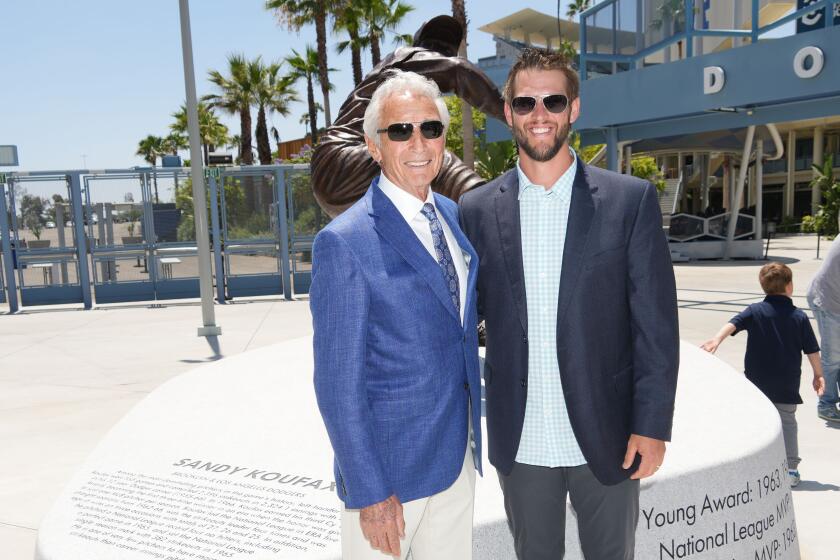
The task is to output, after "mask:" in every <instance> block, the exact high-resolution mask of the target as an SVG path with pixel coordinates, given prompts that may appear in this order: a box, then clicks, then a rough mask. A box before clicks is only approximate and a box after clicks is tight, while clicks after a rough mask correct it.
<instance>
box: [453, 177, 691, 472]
mask: <svg viewBox="0 0 840 560" xmlns="http://www.w3.org/2000/svg"><path fill="white" fill-rule="evenodd" d="M518 194H519V179H518V176H517V172H516V169H513V170H511V171H508V172H507V173H505V174H504V175H502V176H501V177H499V178H497V179H495V180H494V181H492V182H490V183H488V184H486V185H483V186H481V187H478V188H476V189H473V190H471V191H469V192H467V193H466V194H464V195H463V196H462V197H461V201H460V216H461V224H462V227H463V229H464V232H465V233H466V234H467V237H469V239H470V241H471V242H472V244H473V247H475V250H476V252H477V253H478V256H479V262H480V264H479V276H478V305H479V314H480V315H482V316H483V317H484V320H485V325H486V329H487V355H486V362H485V365H484V382H485V385H486V392H487V394H486V398H487V405H486V406H487V432H488V442H489V443H488V445H489V448H488V450H489V456H490V462H491V463H492V464H493V465H494V466H495V467H496V468H497V469H498V470H499V471H501V472H502V473H504V474H508V473H509V472H510V470H511V468H512V467H513V463H514V460H515V458H516V453H517V451H518V449H519V439H520V436H521V434H522V424H523V421H524V418H525V402H526V396H527V391H528V316H527V312H526V311H527V306H526V303H525V302H526V300H525V298H526V294H525V279H524V273H523V267H522V243H521V230H520V223H519V200H518ZM557 297H558V309H557V360H558V362H559V366H560V378H561V382H562V385H563V392H564V394H565V398H566V404H567V407H568V411H569V418H570V420H571V425H572V429H573V431H574V433H575V437H576V438H577V441H578V444H579V445H580V448H581V451H583V455H584V457H585V458H586V460H587V463H588V464H589V467H590V468H591V469H592V472H593V473H594V474H595V476H596V477H597V478H598V480H599V481H601V483H603V484H616V483H618V482H621V481H622V480H624V479H626V478H627V477H628V476H629V475H630V473H631V472H632V471H634V470H635V466H634V467H633V468H631V469H628V470H624V469H622V468H621V464H622V462H623V458H624V454H625V453H626V451H627V440H628V438H629V437H630V434H631V433H635V434H639V435H642V436H648V437H653V438H657V439H661V440H670V437H671V422H672V417H673V411H674V394H675V392H676V384H677V369H678V366H679V335H678V324H677V305H676V287H675V283H674V271H673V268H672V266H671V259H670V253H669V250H668V244H667V242H666V240H665V236H664V235H663V232H662V217H661V214H660V209H659V205H658V203H657V195H656V189H655V188H654V187H653V186H652V185H651V184H650V183H648V182H646V181H642V180H640V179H636V178H634V177H628V176H626V175H619V174H616V173H612V172H609V171H605V170H602V169H599V168H597V167H590V166H587V165H583V164H582V163H580V162H579V163H578V169H577V174H576V176H575V181H574V184H573V186H572V199H571V208H570V210H569V221H568V228H567V233H566V242H565V248H564V253H563V269H562V273H561V278H560V292H559V294H558V295H557ZM638 462H639V457H638V456H637V458H636V463H635V464H636V465H637V464H638Z"/></svg>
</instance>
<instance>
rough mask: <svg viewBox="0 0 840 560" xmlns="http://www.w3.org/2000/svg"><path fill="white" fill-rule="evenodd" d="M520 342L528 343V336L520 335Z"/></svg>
mask: <svg viewBox="0 0 840 560" xmlns="http://www.w3.org/2000/svg"><path fill="white" fill-rule="evenodd" d="M522 342H524V343H525V344H528V337H527V336H523V337H522Z"/></svg>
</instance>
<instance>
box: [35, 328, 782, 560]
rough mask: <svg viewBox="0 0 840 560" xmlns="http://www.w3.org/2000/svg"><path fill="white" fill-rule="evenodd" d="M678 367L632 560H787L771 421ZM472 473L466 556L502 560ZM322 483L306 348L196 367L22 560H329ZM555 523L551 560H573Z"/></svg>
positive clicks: (700, 357) (493, 519)
mask: <svg viewBox="0 0 840 560" xmlns="http://www.w3.org/2000/svg"><path fill="white" fill-rule="evenodd" d="M682 364H683V365H682V367H681V370H680V382H679V387H678V392H677V393H678V394H677V406H676V416H675V419H674V433H673V439H674V443H672V444H670V446H669V450H668V453H667V456H666V461H665V464H664V466H663V467H662V469H661V470H660V471H659V473H658V474H657V475H656V476H654V477H652V478H651V479H648V480H646V481H645V482H643V484H642V494H641V510H642V511H641V514H640V518H639V526H638V532H637V546H636V558H638V559H639V560H672V559H675V558H679V559H683V558H688V559H691V560H711V559H725V560H733V559H736V560H770V559H779V560H793V559H798V558H799V547H798V542H797V539H796V523H795V520H794V515H793V506H792V502H791V496H790V488H789V483H788V479H787V473H786V470H785V464H784V462H785V453H784V445H783V443H782V436H781V424H780V421H779V417H778V415H777V413H776V410H775V408H774V407H773V406H772V404H771V403H769V402H768V401H767V400H766V399H765V398H764V396H763V395H762V394H761V393H759V392H758V390H756V389H755V388H754V387H753V386H752V385H751V384H750V383H749V382H748V381H746V380H745V379H744V377H743V376H742V375H740V374H738V373H737V372H735V371H733V370H732V369H731V368H730V367H728V366H726V365H725V364H724V363H723V362H721V361H720V360H717V359H716V358H714V357H712V356H710V355H708V354H705V353H704V352H702V351H701V350H699V349H697V348H694V347H691V346H688V345H685V344H684V345H683V346H682ZM484 461H485V476H484V478H483V479H478V481H477V484H476V510H475V530H474V558H475V559H476V560H491V559H511V558H514V554H513V548H512V541H511V537H510V533H509V532H508V528H507V524H506V521H505V514H504V507H503V505H502V495H501V491H500V489H499V484H498V480H497V478H496V474H495V472H494V470H493V468H492V467H491V466H490V464H489V462H488V461H487V457H486V456H485V458H484ZM332 478H333V476H332V451H331V449H330V445H329V441H328V439H327V436H326V432H325V430H324V427H323V424H322V422H321V418H320V415H319V413H318V409H317V407H316V404H315V396H314V392H313V389H312V342H311V339H310V338H302V339H297V340H292V341H288V342H284V343H282V344H278V345H275V346H271V347H267V348H263V349H260V350H256V351H252V352H248V353H245V354H241V355H238V356H234V357H231V358H226V359H224V360H221V361H219V362H215V363H212V364H208V365H203V366H201V367H198V368H196V369H195V370H193V371H191V372H188V373H185V374H183V375H180V376H178V377H177V378H175V379H173V380H171V381H169V382H167V383H165V384H164V385H162V386H161V387H160V388H158V389H157V390H155V391H154V392H153V393H151V394H150V395H149V396H148V397H147V398H146V399H144V400H143V401H142V402H140V403H139V404H138V405H137V406H136V407H135V408H134V409H133V410H132V411H131V412H130V413H129V414H127V415H126V416H125V417H124V418H123V419H122V420H121V421H120V422H119V423H118V424H117V425H116V426H115V427H114V428H113V429H112V430H111V432H110V433H109V434H108V435H107V436H106V437H105V438H104V439H103V441H102V442H101V443H100V444H99V446H98V447H97V448H96V450H95V451H94V452H93V454H92V455H91V456H90V457H89V458H88V460H87V461H86V462H85V463H84V465H83V466H82V467H81V468H80V469H79V471H78V472H77V473H76V475H75V476H74V477H73V478H72V480H71V481H70V483H69V484H68V485H67V487H66V489H65V490H64V492H63V493H62V494H61V496H60V497H59V499H58V500H57V502H56V504H55V505H54V507H53V509H52V510H51V511H50V513H49V514H48V515H47V516H46V518H45V519H44V520H43V522H42V524H41V529H40V531H39V537H38V546H37V551H36V559H37V560H150V559H160V560H241V559H246V558H247V559H251V560H269V559H271V560H279V559H296V560H300V559H310V558H311V559H325V560H326V559H337V558H339V557H340V547H339V535H340V527H339V516H338V507H339V501H338V498H337V497H336V494H335V486H334V482H333V480H332ZM568 517H569V523H568V527H567V537H568V538H567V542H568V546H567V555H566V558H567V559H569V560H578V559H580V558H582V556H581V553H580V549H579V545H578V543H577V538H576V537H575V535H576V525H575V519H574V515H573V513H572V512H571V510H570V515H569V516H568ZM385 558H387V557H386V556H384V555H383V560H384V559H385Z"/></svg>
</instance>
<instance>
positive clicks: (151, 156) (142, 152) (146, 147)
mask: <svg viewBox="0 0 840 560" xmlns="http://www.w3.org/2000/svg"><path fill="white" fill-rule="evenodd" d="M165 153H167V152H166V145H165V144H164V141H163V138H161V137H160V136H155V135H153V134H149V135H148V136H146V137H145V138H143V139H142V140H140V142H139V143H138V144H137V152H136V153H135V155H138V156H140V157H142V158H143V161H145V162H146V163H148V164H149V165H151V166H152V167H154V166H155V165H157V158H158V157H159V156H161V155H163V154H165ZM152 176H153V177H154V186H155V202H160V198H159V197H158V184H157V175H156V174H153V175H152Z"/></svg>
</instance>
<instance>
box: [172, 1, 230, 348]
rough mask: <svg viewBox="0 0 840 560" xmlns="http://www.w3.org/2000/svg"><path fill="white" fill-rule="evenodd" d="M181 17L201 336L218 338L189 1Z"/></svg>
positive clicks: (218, 330)
mask: <svg viewBox="0 0 840 560" xmlns="http://www.w3.org/2000/svg"><path fill="white" fill-rule="evenodd" d="M178 4H179V8H180V15H181V49H182V51H183V55H184V86H185V89H186V93H187V125H188V126H187V128H188V130H189V134H190V173H191V175H192V191H193V212H194V213H195V240H196V244H197V245H198V271H199V287H200V291H201V318H202V322H203V326H201V327H199V329H198V336H218V335H220V334H222V328H221V327H219V326H217V325H216V313H215V309H214V308H213V279H212V277H211V274H210V235H209V231H208V229H207V200H206V198H205V193H204V164H203V162H202V159H201V138H200V136H199V131H198V99H197V97H196V93H195V68H194V67H193V55H192V36H191V33H190V7H189V2H188V0H179V2H178Z"/></svg>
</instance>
